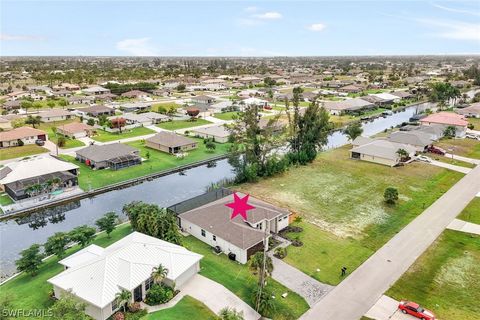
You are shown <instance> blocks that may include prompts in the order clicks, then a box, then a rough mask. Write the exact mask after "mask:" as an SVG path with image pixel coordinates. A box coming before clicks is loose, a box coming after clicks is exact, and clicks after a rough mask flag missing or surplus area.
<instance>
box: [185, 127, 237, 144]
mask: <svg viewBox="0 0 480 320" xmlns="http://www.w3.org/2000/svg"><path fill="white" fill-rule="evenodd" d="M191 132H192V134H194V135H195V136H198V137H201V138H207V139H213V140H214V141H215V142H220V143H225V142H228V137H229V136H230V132H229V131H228V130H227V128H225V126H224V125H216V126H210V127H203V128H194V129H192V130H191Z"/></svg>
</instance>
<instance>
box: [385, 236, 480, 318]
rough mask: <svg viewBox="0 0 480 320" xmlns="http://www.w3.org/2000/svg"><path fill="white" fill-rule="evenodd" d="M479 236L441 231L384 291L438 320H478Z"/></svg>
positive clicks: (479, 307)
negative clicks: (419, 305)
mask: <svg viewBox="0 0 480 320" xmlns="http://www.w3.org/2000/svg"><path fill="white" fill-rule="evenodd" d="M479 265H480V236H475V235H471V234H468V233H463V232H458V231H452V230H445V231H444V232H443V234H442V235H441V236H440V237H439V238H438V239H437V241H435V243H434V244H433V245H432V246H431V247H430V248H429V249H428V250H427V251H426V252H425V253H424V254H423V255H422V256H420V258H419V259H417V261H416V262H415V264H414V265H413V266H411V267H410V269H408V271H407V272H406V273H405V274H404V275H403V276H402V277H401V278H400V279H399V280H398V281H397V282H396V283H395V284H394V285H393V287H392V288H390V290H389V291H387V293H386V294H387V295H388V296H390V297H392V298H395V299H398V300H400V299H407V300H413V301H415V302H417V303H420V304H421V305H423V306H424V307H425V308H427V309H430V310H432V311H433V312H434V313H435V314H436V316H437V317H438V318H439V319H448V320H464V319H469V320H474V319H477V320H478V319H480V303H478V302H479V301H480V282H479V281H478V279H480V268H479V267H478V266H479Z"/></svg>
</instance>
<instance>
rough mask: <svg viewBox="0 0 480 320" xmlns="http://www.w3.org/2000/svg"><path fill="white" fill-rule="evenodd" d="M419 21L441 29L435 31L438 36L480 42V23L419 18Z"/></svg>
mask: <svg viewBox="0 0 480 320" xmlns="http://www.w3.org/2000/svg"><path fill="white" fill-rule="evenodd" d="M418 21H419V22H420V23H423V24H425V25H427V26H429V27H431V28H438V29H440V30H439V31H438V32H436V33H435V35H436V36H438V37H441V38H447V39H456V40H467V41H475V42H480V23H466V22H461V21H443V20H434V19H418Z"/></svg>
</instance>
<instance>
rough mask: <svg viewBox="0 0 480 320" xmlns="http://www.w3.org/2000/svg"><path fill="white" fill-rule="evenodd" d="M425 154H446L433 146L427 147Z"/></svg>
mask: <svg viewBox="0 0 480 320" xmlns="http://www.w3.org/2000/svg"><path fill="white" fill-rule="evenodd" d="M427 152H430V153H435V154H439V155H441V156H443V155H445V153H446V152H445V150H443V149H442V148H439V147H435V146H429V147H428V148H427Z"/></svg>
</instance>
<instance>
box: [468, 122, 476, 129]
mask: <svg viewBox="0 0 480 320" xmlns="http://www.w3.org/2000/svg"><path fill="white" fill-rule="evenodd" d="M467 128H468V129H470V130H473V129H474V128H475V126H474V125H473V123H469V124H467Z"/></svg>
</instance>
